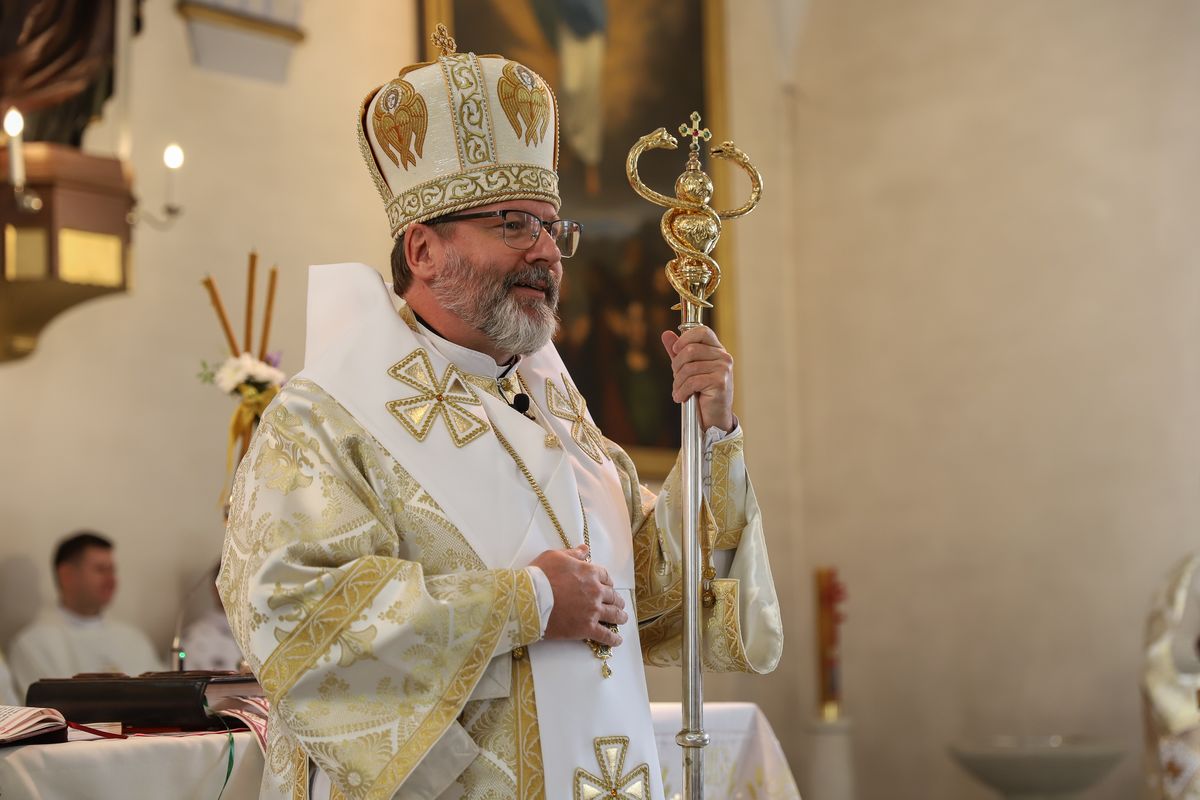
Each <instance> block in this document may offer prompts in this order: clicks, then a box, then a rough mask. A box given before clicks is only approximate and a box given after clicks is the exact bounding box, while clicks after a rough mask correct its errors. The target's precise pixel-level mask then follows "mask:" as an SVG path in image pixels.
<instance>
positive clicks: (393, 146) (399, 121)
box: [371, 78, 429, 171]
mask: <svg viewBox="0 0 1200 800" xmlns="http://www.w3.org/2000/svg"><path fill="white" fill-rule="evenodd" d="M371 125H372V127H373V128H374V130H375V138H376V139H377V140H378V141H379V149H380V150H382V151H383V152H384V153H385V154H386V155H387V157H388V158H390V159H391V160H392V163H393V164H395V165H396V166H398V167H404V169H405V170H406V171H407V170H408V167H409V165H410V164H412V165H414V166H415V165H416V163H417V159H418V158H420V157H421V155H422V152H421V150H422V148H424V146H425V131H426V129H427V128H428V127H429V109H428V108H427V107H426V106H425V98H423V97H421V95H420V94H419V93H418V92H417V90H416V89H415V88H414V87H413V85H412V84H411V83H409V82H408V81H406V80H403V79H401V78H397V79H396V80H394V81H392V82H391V83H388V84H387V85H386V86H384V87H383V91H382V92H381V93H380V97H379V101H378V102H377V103H375V112H374V114H373V115H372V118H371ZM410 141H411V142H412V148H411V149H409V142H410ZM413 150H416V151H417V154H416V155H415V156H414V155H413V153H412V151H413ZM397 155H398V156H399V158H397Z"/></svg>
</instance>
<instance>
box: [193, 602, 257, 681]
mask: <svg viewBox="0 0 1200 800" xmlns="http://www.w3.org/2000/svg"><path fill="white" fill-rule="evenodd" d="M180 642H181V643H182V646H183V651H184V652H185V653H187V659H186V660H185V662H184V666H185V667H186V668H187V669H212V670H236V669H238V666H239V665H240V664H241V662H242V651H241V649H240V648H238V646H237V642H236V641H234V638H233V631H231V630H230V629H229V618H228V617H226V616H225V612H224V611H223V610H222V609H219V608H213V609H209V610H208V611H207V612H206V613H205V614H204V616H202V617H200V618H199V619H197V620H195V621H194V622H192V623H191V624H189V625H188V626H187V627H186V628H184V630H183V635H182V636H181V637H180Z"/></svg>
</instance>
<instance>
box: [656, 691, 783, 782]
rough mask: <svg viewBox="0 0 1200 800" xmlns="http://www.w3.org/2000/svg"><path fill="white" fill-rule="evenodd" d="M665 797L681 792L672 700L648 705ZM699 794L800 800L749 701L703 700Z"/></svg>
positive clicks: (678, 716) (677, 714)
mask: <svg viewBox="0 0 1200 800" xmlns="http://www.w3.org/2000/svg"><path fill="white" fill-rule="evenodd" d="M650 713H651V715H652V716H653V718H654V738H655V739H656V740H657V742H658V759H659V763H661V764H662V769H663V788H664V790H665V792H666V797H667V800H678V799H679V798H680V797H682V796H683V751H682V749H681V748H680V747H679V745H677V744H675V734H677V733H679V729H680V728H681V727H682V726H683V722H682V712H681V709H680V706H679V704H678V703H651V704H650ZM704 730H705V731H706V732H707V733H708V735H709V737H710V742H709V745H708V747H705V748H704V795H705V797H712V798H718V797H719V798H722V800H800V791H799V790H798V789H797V788H796V781H795V779H794V778H793V777H792V772H791V770H790V769H789V768H788V763H787V760H786V759H785V758H784V757H783V749H782V748H780V746H779V740H778V739H777V738H775V732H774V731H773V730H772V729H771V723H769V722H767V718H766V717H765V716H763V713H762V711H760V710H759V708H758V706H756V705H754V703H705V704H704Z"/></svg>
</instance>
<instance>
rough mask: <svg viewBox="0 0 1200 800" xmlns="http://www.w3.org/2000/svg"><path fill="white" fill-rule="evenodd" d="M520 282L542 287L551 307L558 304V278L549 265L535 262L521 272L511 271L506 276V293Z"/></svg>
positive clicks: (525, 284)
mask: <svg viewBox="0 0 1200 800" xmlns="http://www.w3.org/2000/svg"><path fill="white" fill-rule="evenodd" d="M518 284H520V285H524V286H536V287H539V288H542V289H544V291H545V292H546V303H547V304H548V305H549V306H550V307H551V308H553V307H554V306H555V305H557V304H558V278H557V277H555V275H554V273H553V272H551V271H550V268H549V267H547V266H545V265H542V264H534V265H532V266H530V267H527V268H526V269H523V270H521V271H520V272H512V273H509V274H508V275H506V276H504V293H505V294H507V293H508V291H509V290H510V289H512V288H513V287H514V286H517V285H518Z"/></svg>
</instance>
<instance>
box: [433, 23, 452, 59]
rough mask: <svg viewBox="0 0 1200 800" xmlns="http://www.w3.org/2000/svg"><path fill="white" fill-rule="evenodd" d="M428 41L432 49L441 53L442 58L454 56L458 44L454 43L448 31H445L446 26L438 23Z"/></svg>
mask: <svg viewBox="0 0 1200 800" xmlns="http://www.w3.org/2000/svg"><path fill="white" fill-rule="evenodd" d="M429 40H430V41H431V42H433V46H434V47H436V48H438V49H439V50H441V51H442V55H444V56H450V55H454V53H455V51H456V50H458V42H456V41H454V37H453V36H451V35H450V31H448V30H446V26H445V25H443V24H442V23H440V22H439V23H438V24H437V27H436V28H434V29H433V34H432V35H431V36H430V37H429Z"/></svg>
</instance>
